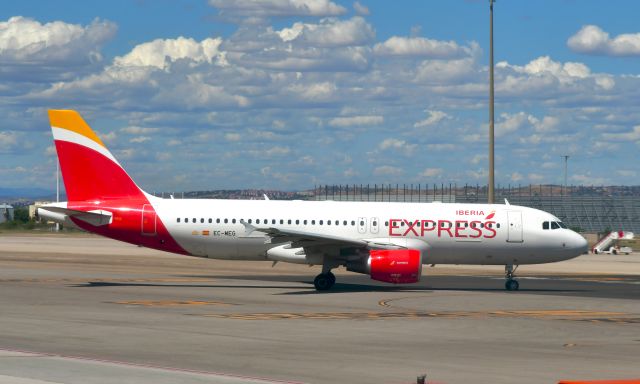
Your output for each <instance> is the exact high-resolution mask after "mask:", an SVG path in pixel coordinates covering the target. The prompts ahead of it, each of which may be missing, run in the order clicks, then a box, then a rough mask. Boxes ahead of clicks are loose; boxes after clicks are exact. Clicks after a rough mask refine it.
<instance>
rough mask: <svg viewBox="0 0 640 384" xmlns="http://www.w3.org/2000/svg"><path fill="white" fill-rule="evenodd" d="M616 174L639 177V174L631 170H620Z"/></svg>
mask: <svg viewBox="0 0 640 384" xmlns="http://www.w3.org/2000/svg"><path fill="white" fill-rule="evenodd" d="M616 174H618V175H620V176H622V177H637V176H638V172H637V171H634V170H631V169H618V170H617V171H616Z"/></svg>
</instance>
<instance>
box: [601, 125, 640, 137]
mask: <svg viewBox="0 0 640 384" xmlns="http://www.w3.org/2000/svg"><path fill="white" fill-rule="evenodd" d="M602 137H603V138H604V139H605V140H611V141H640V125H636V126H635V127H633V130H631V131H629V132H622V133H603V134H602Z"/></svg>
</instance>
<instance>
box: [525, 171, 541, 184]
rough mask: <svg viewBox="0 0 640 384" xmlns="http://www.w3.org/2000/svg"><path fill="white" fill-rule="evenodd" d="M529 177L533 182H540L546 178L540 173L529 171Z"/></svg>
mask: <svg viewBox="0 0 640 384" xmlns="http://www.w3.org/2000/svg"><path fill="white" fill-rule="evenodd" d="M527 178H528V179H529V181H531V182H532V183H539V182H541V181H542V180H544V176H543V175H541V174H539V173H529V174H528V175H527Z"/></svg>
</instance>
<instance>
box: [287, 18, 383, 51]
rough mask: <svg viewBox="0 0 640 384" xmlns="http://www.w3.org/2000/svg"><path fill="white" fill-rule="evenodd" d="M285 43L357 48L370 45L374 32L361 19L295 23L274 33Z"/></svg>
mask: <svg viewBox="0 0 640 384" xmlns="http://www.w3.org/2000/svg"><path fill="white" fill-rule="evenodd" d="M276 33H277V34H278V36H280V38H281V39H282V41H285V42H291V41H296V42H304V44H308V45H311V46H314V47H327V48H331V47H342V46H357V45H365V44H368V43H370V42H371V41H372V40H373V39H374V38H375V31H374V30H373V28H372V27H371V25H369V24H368V23H367V22H366V21H365V20H364V19H363V18H362V17H359V16H356V17H353V18H351V19H348V20H340V19H324V20H321V21H320V23H319V24H307V23H295V24H293V26H292V27H291V28H284V29H282V30H281V31H278V32H276Z"/></svg>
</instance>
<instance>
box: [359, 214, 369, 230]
mask: <svg viewBox="0 0 640 384" xmlns="http://www.w3.org/2000/svg"><path fill="white" fill-rule="evenodd" d="M358 233H367V218H366V217H358Z"/></svg>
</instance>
